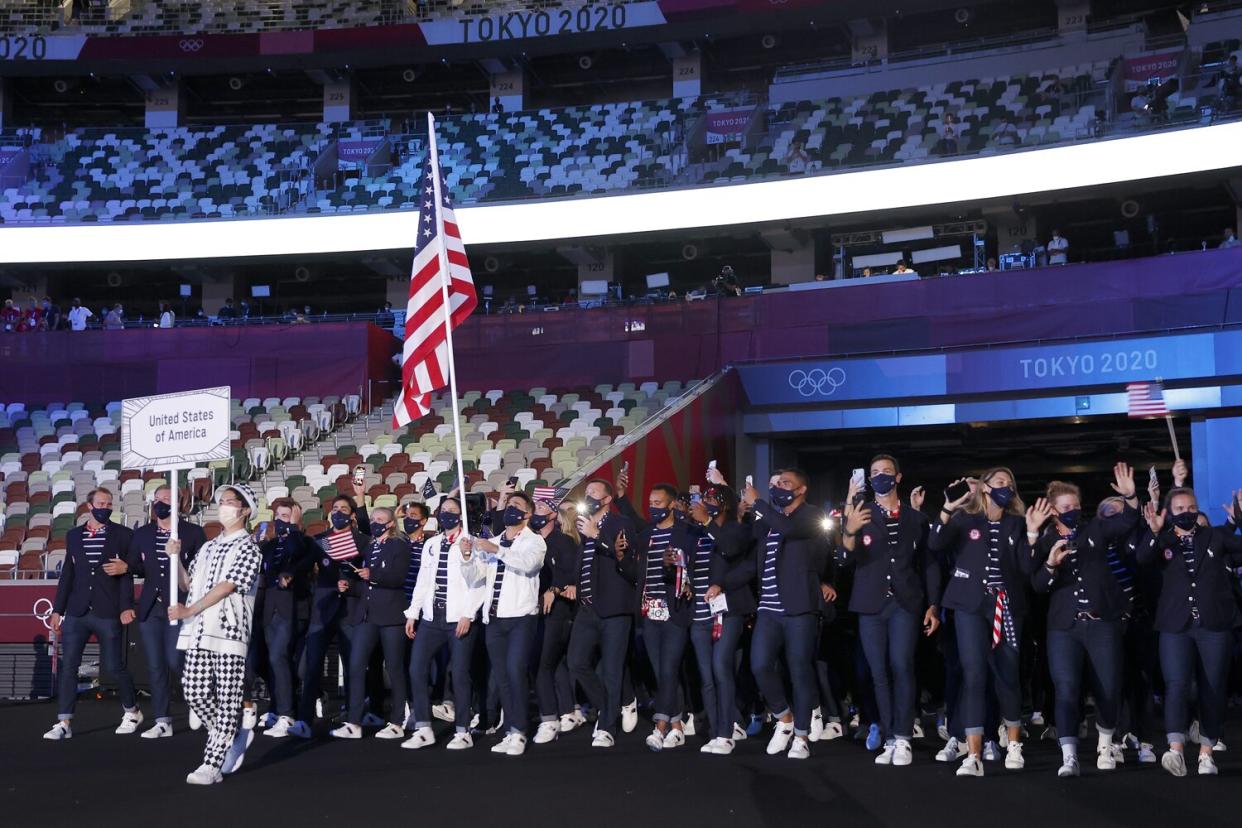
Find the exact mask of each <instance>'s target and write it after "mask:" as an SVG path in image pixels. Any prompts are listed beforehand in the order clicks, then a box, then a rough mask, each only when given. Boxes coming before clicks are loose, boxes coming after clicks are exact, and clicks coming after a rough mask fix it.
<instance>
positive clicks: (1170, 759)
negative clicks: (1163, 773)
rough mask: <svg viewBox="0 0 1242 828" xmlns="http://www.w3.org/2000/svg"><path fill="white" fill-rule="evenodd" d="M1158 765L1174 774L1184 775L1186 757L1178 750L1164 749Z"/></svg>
mask: <svg viewBox="0 0 1242 828" xmlns="http://www.w3.org/2000/svg"><path fill="white" fill-rule="evenodd" d="M1160 766H1161V767H1162V768H1164V769H1165V770H1167V771H1168V772H1169V773H1171V774H1173V775H1174V776H1185V775H1186V757H1185V756H1183V755H1182V752H1181V751H1180V750H1166V751H1165V752H1164V756H1161V757H1160Z"/></svg>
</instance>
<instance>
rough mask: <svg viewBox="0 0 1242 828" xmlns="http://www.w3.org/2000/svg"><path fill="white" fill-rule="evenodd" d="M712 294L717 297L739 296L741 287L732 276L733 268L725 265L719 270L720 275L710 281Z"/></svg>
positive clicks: (735, 277)
mask: <svg viewBox="0 0 1242 828" xmlns="http://www.w3.org/2000/svg"><path fill="white" fill-rule="evenodd" d="M710 292H712V293H715V294H716V295H717V296H741V295H742V286H741V285H740V284H738V281H737V276H735V275H734V274H733V268H732V267H730V266H729V265H725V266H724V267H722V268H721V269H720V275H719V276H717V277H716V278H715V279H712V289H711V291H710Z"/></svg>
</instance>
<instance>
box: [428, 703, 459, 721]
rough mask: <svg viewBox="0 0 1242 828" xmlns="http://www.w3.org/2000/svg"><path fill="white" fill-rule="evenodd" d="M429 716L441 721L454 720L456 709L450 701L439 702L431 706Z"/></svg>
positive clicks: (455, 718)
mask: <svg viewBox="0 0 1242 828" xmlns="http://www.w3.org/2000/svg"><path fill="white" fill-rule="evenodd" d="M431 716H432V718H435V719H439V720H440V721H442V722H454V721H456V720H457V709H456V708H454V707H453V703H452V702H451V701H446V702H440V703H439V704H433V705H432V706H431Z"/></svg>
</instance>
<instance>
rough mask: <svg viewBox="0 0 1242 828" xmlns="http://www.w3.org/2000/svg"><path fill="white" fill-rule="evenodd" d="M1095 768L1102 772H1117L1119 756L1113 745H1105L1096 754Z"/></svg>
mask: <svg viewBox="0 0 1242 828" xmlns="http://www.w3.org/2000/svg"><path fill="white" fill-rule="evenodd" d="M1095 766H1096V767H1097V768H1098V769H1100V770H1102V771H1107V770H1117V755H1116V753H1114V752H1113V746H1112V745H1104V746H1102V747H1100V748H1099V749H1098V750H1097V751H1096V753H1095Z"/></svg>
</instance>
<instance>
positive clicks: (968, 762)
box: [956, 755, 983, 776]
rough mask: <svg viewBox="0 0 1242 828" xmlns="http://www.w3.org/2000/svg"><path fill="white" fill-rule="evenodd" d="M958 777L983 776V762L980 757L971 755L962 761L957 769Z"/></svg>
mask: <svg viewBox="0 0 1242 828" xmlns="http://www.w3.org/2000/svg"><path fill="white" fill-rule="evenodd" d="M956 775H957V776H983V762H981V761H979V757H978V756H974V755H970V756H967V757H966V758H965V759H963V760H962V764H961V766H960V767H959V768H958V769H957V773H956Z"/></svg>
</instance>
